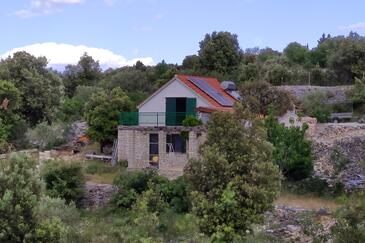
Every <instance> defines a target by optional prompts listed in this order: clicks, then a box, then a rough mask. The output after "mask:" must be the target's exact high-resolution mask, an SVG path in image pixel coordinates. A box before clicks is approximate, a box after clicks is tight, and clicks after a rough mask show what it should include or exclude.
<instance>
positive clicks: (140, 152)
mask: <svg viewBox="0 0 365 243" xmlns="http://www.w3.org/2000/svg"><path fill="white" fill-rule="evenodd" d="M182 131H186V132H188V133H189V139H188V142H187V147H186V153H177V152H172V153H171V152H170V153H167V152H166V135H167V134H180V133H181V132H182ZM151 133H155V134H156V133H157V134H158V135H159V136H158V137H159V145H158V146H159V173H160V174H162V175H164V176H167V177H168V178H176V177H178V176H180V175H182V173H183V170H184V167H185V165H186V163H187V161H188V160H189V159H190V158H198V157H199V147H200V146H201V145H202V144H203V143H204V141H205V139H206V128H205V127H204V126H199V127H190V128H189V127H140V126H135V127H126V126H120V127H119V128H118V159H119V160H127V161H128V169H130V170H135V169H143V168H147V167H149V134H151Z"/></svg>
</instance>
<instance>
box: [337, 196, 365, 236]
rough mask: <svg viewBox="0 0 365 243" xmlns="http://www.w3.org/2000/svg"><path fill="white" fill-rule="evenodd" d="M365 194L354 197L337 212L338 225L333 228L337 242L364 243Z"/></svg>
mask: <svg viewBox="0 0 365 243" xmlns="http://www.w3.org/2000/svg"><path fill="white" fill-rule="evenodd" d="M364 199H365V194H364V192H363V191H362V192H359V193H357V194H355V195H352V196H351V197H350V198H349V199H348V201H347V202H346V204H345V205H344V206H343V207H341V208H340V209H338V210H337V212H336V224H335V225H334V226H333V227H332V228H331V231H332V234H333V235H334V239H335V242H364V240H365V229H364V227H365V225H364V221H365V200H364Z"/></svg>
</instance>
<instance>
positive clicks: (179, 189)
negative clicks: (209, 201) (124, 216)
mask: <svg viewBox="0 0 365 243" xmlns="http://www.w3.org/2000/svg"><path fill="white" fill-rule="evenodd" d="M114 184H115V185H116V186H117V187H118V188H119V192H118V193H117V194H116V195H115V196H114V198H113V200H112V203H113V204H114V206H116V207H117V208H131V207H132V206H133V204H134V203H135V202H136V201H137V197H138V196H139V195H141V194H143V193H144V192H146V191H148V190H153V191H154V192H156V193H158V194H159V195H160V196H161V197H162V199H163V201H164V202H165V203H167V204H168V206H169V207H171V209H172V210H174V211H175V212H177V213H183V212H188V211H189V209H190V207H191V203H190V199H189V192H188V183H187V181H186V179H185V178H184V177H179V178H178V179H176V180H172V181H169V180H168V179H167V178H165V177H162V176H159V175H157V174H156V173H155V172H154V171H147V170H146V171H134V172H124V173H122V175H121V176H120V177H119V178H117V179H116V180H115V182H114Z"/></svg>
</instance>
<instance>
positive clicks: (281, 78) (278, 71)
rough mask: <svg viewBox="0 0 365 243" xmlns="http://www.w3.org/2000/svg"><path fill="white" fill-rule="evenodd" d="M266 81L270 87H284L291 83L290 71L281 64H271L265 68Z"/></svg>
mask: <svg viewBox="0 0 365 243" xmlns="http://www.w3.org/2000/svg"><path fill="white" fill-rule="evenodd" d="M267 69H268V70H267V72H266V79H267V81H268V82H269V83H271V84H272V85H284V84H289V83H291V78H292V77H291V76H292V75H291V72H290V69H289V68H287V67H285V66H284V65H282V64H278V63H275V64H272V65H269V66H268V67H267Z"/></svg>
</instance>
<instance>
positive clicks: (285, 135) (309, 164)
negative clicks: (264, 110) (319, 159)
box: [265, 114, 313, 180]
mask: <svg viewBox="0 0 365 243" xmlns="http://www.w3.org/2000/svg"><path fill="white" fill-rule="evenodd" d="M265 127H266V129H267V134H268V136H267V137H268V141H269V142H270V143H272V144H273V145H274V147H275V149H274V153H273V159H274V161H275V163H276V164H277V165H278V166H279V168H280V169H281V171H282V173H283V175H284V176H285V177H286V178H287V179H289V180H301V179H304V178H306V177H308V176H310V175H311V173H312V172H313V156H312V152H311V143H310V141H308V140H306V139H305V137H304V134H305V131H306V130H307V128H308V126H307V125H303V127H302V128H299V127H295V126H291V127H285V126H284V124H279V122H278V121H277V120H276V118H275V117H274V116H273V115H272V114H270V115H269V116H268V117H267V119H266V120H265Z"/></svg>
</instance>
